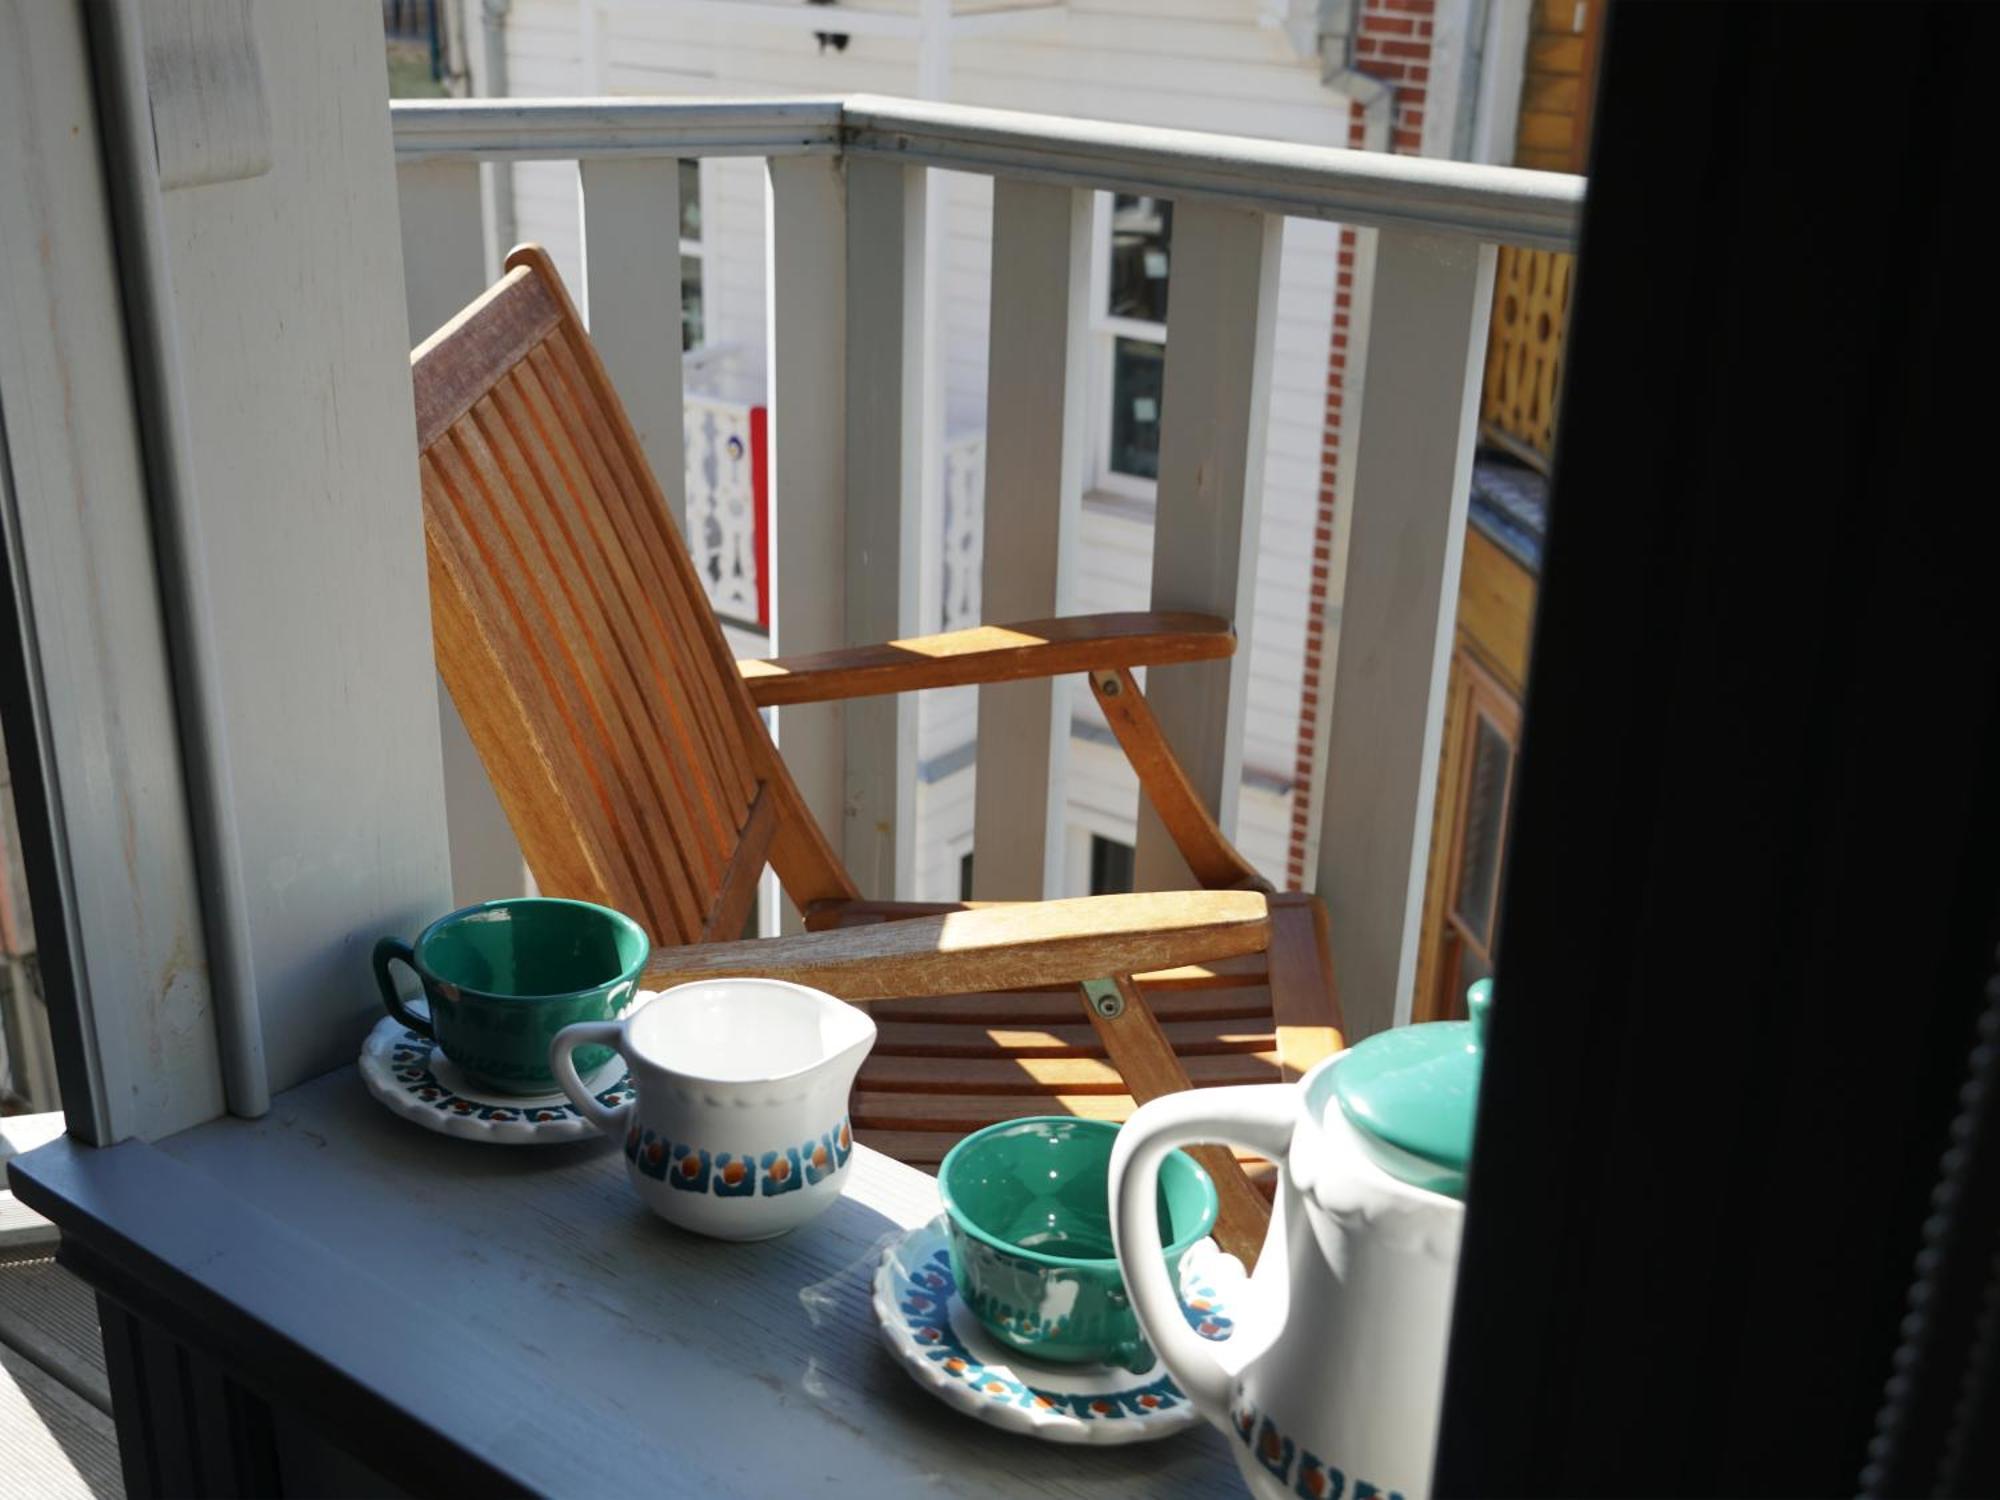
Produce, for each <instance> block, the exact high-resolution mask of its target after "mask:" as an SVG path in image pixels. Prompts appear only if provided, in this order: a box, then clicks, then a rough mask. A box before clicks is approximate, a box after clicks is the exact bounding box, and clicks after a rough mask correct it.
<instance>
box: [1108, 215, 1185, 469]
mask: <svg viewBox="0 0 2000 1500" xmlns="http://www.w3.org/2000/svg"><path fill="white" fill-rule="evenodd" d="M1113 196H1114V195H1113V194H1111V193H1108V192H1107V193H1098V194H1097V195H1096V197H1095V201H1094V203H1093V204H1092V206H1091V231H1090V333H1091V338H1090V366H1091V368H1090V401H1091V411H1092V414H1093V416H1092V428H1093V442H1092V451H1091V463H1090V489H1091V490H1092V491H1093V492H1094V493H1096V494H1101V495H1120V496H1123V497H1125V498H1126V499H1130V500H1145V501H1149V502H1150V501H1151V500H1153V499H1154V498H1155V497H1156V496H1157V494H1158V493H1159V482H1158V481H1157V480H1152V479H1145V478H1142V477H1140V476H1139V475H1137V474H1126V473H1122V472H1120V471H1119V470H1117V469H1114V468H1112V467H1111V416H1112V412H1111V407H1112V401H1113V399H1114V396H1115V393H1116V379H1115V377H1116V371H1117V357H1118V340H1119V339H1121V338H1129V339H1140V340H1143V341H1144V342H1146V343H1151V344H1158V345H1159V346H1160V347H1161V348H1165V347H1166V343H1167V325H1166V324H1165V323H1153V322H1149V321H1147V320H1146V319H1144V318H1120V317H1114V316H1112V314H1111V313H1109V312H1108V311H1106V309H1107V308H1108V307H1110V305H1111V200H1112V198H1113Z"/></svg>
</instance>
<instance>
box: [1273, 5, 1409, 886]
mask: <svg viewBox="0 0 2000 1500" xmlns="http://www.w3.org/2000/svg"><path fill="white" fill-rule="evenodd" d="M1434 4H1435V0H1364V4H1363V6H1362V11H1361V31H1360V35H1359V36H1357V37H1356V38H1355V41H1354V66H1355V67H1356V68H1358V69H1359V70H1360V71H1362V72H1364V73H1367V74H1370V75H1371V76H1373V77H1375V78H1379V79H1381V80H1382V81H1383V82H1384V83H1386V84H1388V85H1389V86H1390V87H1391V88H1393V89H1394V90H1395V97H1394V100H1393V102H1392V105H1391V112H1390V121H1389V149H1390V150H1391V151H1394V152H1396V153H1398V154H1400V155H1404V156H1415V155H1417V154H1418V152H1420V151H1421V150H1422V148H1423V138H1424V136H1423V132H1424V101H1425V97H1426V95H1427V93H1428V92H1429V85H1430V76H1431V66H1430V65H1431V31H1432V25H1433V9H1432V7H1433V5H1434ZM1347 143H1348V145H1349V146H1352V147H1355V148H1357V149H1358V148H1360V147H1361V146H1362V145H1363V144H1364V139H1363V135H1362V115H1361V111H1360V109H1359V108H1356V109H1354V110H1353V111H1352V113H1351V114H1350V116H1349V120H1348V128H1347ZM1353 311H1354V231H1353V230H1351V229H1343V230H1342V231H1341V233H1340V274H1339V277H1338V279H1337V281H1336V283H1335V286H1334V293H1333V347H1332V349H1331V350H1330V351H1329V352H1328V354H1327V376H1326V429H1325V433H1324V435H1323V437H1322V438H1321V441H1320V455H1319V505H1318V509H1317V513H1316V515H1315V517H1314V521H1313V554H1312V587H1311V593H1310V602H1309V604H1308V607H1307V610H1306V646H1305V674H1304V680H1303V684H1302V692H1301V696H1300V699H1299V742H1298V759H1297V763H1296V765H1295V766H1294V769H1293V775H1292V833H1291V841H1290V851H1289V857H1288V858H1287V860H1286V862H1285V865H1286V868H1285V884H1286V885H1287V886H1288V887H1290V888H1291V889H1294V890H1296V889H1298V887H1299V885H1300V883H1301V882H1302V881H1303V880H1304V879H1305V873H1306V830H1307V829H1308V828H1309V827H1310V826H1311V823H1312V819H1313V817H1314V809H1313V806H1312V760H1313V741H1314V740H1315V739H1316V738H1317V737H1318V731H1319V703H1320V683H1321V681H1322V680H1323V676H1324V673H1323V666H1324V665H1327V664H1326V663H1325V662H1324V648H1325V644H1326V586H1327V579H1328V576H1329V571H1330V569H1331V567H1332V563H1333V505H1334V475H1335V474H1336V473H1337V472H1338V470H1339V464H1340V440H1341V429H1342V403H1343V398H1344V394H1345V385H1346V377H1347V335H1348V328H1349V324H1350V320H1351V317H1352V314H1353Z"/></svg>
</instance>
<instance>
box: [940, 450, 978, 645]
mask: <svg viewBox="0 0 2000 1500" xmlns="http://www.w3.org/2000/svg"><path fill="white" fill-rule="evenodd" d="M985 528H986V434H985V433H983V432H973V433H967V434H965V435H964V436H961V437H955V438H953V439H952V440H951V441H950V442H948V443H946V444H945V445H944V526H943V528H942V530H943V533H944V546H943V548H942V552H943V556H942V559H941V561H942V563H943V577H942V579H941V580H940V583H941V588H942V594H943V598H944V608H943V610H942V611H941V619H940V621H939V624H938V628H939V629H940V630H964V629H966V628H967V627H968V626H972V625H977V624H980V623H981V615H980V612H979V599H980V589H979V584H980V577H979V567H980V559H981V557H982V556H983V554H984V550H985V549H984V548H983V547H982V546H981V541H982V539H983V537H984V535H985Z"/></svg>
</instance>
